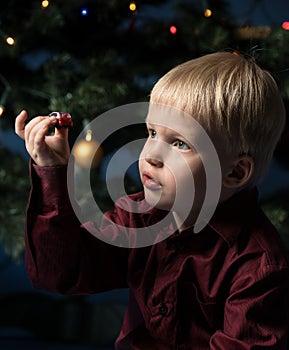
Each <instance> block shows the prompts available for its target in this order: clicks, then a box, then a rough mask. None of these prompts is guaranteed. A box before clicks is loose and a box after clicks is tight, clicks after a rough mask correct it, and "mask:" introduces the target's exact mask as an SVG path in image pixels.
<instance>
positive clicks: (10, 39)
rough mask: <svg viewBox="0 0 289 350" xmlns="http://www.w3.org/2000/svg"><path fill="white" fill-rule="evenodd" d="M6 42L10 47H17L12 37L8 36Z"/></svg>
mask: <svg viewBox="0 0 289 350" xmlns="http://www.w3.org/2000/svg"><path fill="white" fill-rule="evenodd" d="M5 41H6V43H7V44H8V45H10V46H13V45H15V40H14V39H13V38H12V37H11V36H7V37H6V38H5Z"/></svg>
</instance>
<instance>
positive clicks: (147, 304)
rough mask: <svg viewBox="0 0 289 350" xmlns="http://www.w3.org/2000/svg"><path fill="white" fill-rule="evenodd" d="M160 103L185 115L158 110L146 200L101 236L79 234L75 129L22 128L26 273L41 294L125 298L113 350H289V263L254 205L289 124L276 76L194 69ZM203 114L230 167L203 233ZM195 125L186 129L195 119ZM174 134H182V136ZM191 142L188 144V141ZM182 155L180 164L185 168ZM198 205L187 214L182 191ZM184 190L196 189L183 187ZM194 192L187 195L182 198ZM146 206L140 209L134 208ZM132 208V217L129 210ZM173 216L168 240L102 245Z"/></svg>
mask: <svg viewBox="0 0 289 350" xmlns="http://www.w3.org/2000/svg"><path fill="white" fill-rule="evenodd" d="M150 102H151V103H152V106H153V105H154V104H155V105H160V106H164V105H165V106H171V107H172V108H176V109H177V110H180V111H183V112H184V113H186V115H189V117H188V116H186V117H184V118H183V119H180V120H179V119H177V117H176V121H175V125H174V123H173V121H172V120H171V119H170V125H169V127H166V125H165V123H164V122H163V120H161V121H159V118H162V116H161V115H158V114H157V113H155V114H154V113H152V114H151V113H149V114H148V117H147V126H148V132H149V136H148V139H147V142H146V144H145V146H144V149H143V151H142V154H141V156H140V161H139V169H140V176H141V179H142V182H143V185H144V193H138V194H135V195H131V196H130V197H129V198H127V197H124V198H122V199H121V203H122V208H120V207H119V206H118V205H116V206H115V211H114V212H111V213H108V214H107V215H106V216H105V217H104V218H103V221H102V223H101V224H100V226H99V227H95V225H94V224H92V223H88V224H87V225H85V227H86V228H88V229H89V228H90V230H91V232H92V233H94V234H90V233H89V232H88V231H87V230H86V229H85V228H84V226H83V225H82V226H81V225H80V223H79V221H78V219H77V218H76V216H75V214H74V211H73V209H72V207H71V205H70V203H69V198H68V193H67V190H66V189H67V184H66V164H67V162H68V159H69V147H68V143H67V133H68V131H67V130H66V129H61V130H56V133H55V136H50V137H46V136H45V134H46V132H47V130H48V128H49V127H51V125H53V124H54V123H55V120H54V119H53V118H50V119H49V118H46V117H37V118H34V119H33V120H32V121H30V122H29V123H28V124H27V125H26V126H25V119H26V117H27V114H26V112H21V113H20V115H19V116H18V117H17V120H16V132H17V134H18V135H19V136H21V137H22V138H24V139H25V141H26V147H27V150H28V152H29V153H30V155H31V157H32V159H33V163H32V164H31V177H32V191H31V196H30V201H29V206H28V211H27V232H26V243H27V250H26V264H27V271H28V274H29V276H30V278H31V280H32V282H33V284H34V286H35V287H39V288H45V289H48V290H51V291H56V292H60V293H95V292H101V291H104V290H109V289H112V288H126V287H129V288H130V299H129V304H128V309H127V313H126V315H125V318H124V322H123V327H122V330H121V332H120V334H119V337H118V339H117V340H116V343H115V348H116V349H148V350H153V349H160V350H165V349H194V350H195V349H196V350H197V349H214V350H216V349H222V350H231V349H232V350H239V349H240V350H241V349H242V350H245V349H246V350H248V349H254V350H256V349H274V350H276V349H280V350H281V349H282V350H286V349H288V312H289V311H288V297H289V294H288V292H289V262H288V257H287V253H286V250H285V249H284V247H283V245H282V243H281V240H280V238H279V236H278V234H277V232H276V231H275V229H274V228H273V226H272V225H271V223H270V222H269V221H268V219H267V218H266V217H265V215H264V214H263V212H262V211H261V209H260V208H259V206H258V202H257V191H256V189H255V186H256V183H257V182H258V181H259V180H260V178H261V177H262V175H264V173H265V171H266V169H267V167H268V165H269V162H270V159H271V157H272V153H273V151H274V148H275V146H276V143H277V141H278V139H279V137H280V134H281V131H282V129H283V126H284V121H285V112H284V106H283V103H282V100H281V98H280V95H279V92H278V89H277V86H276V83H275V81H274V80H273V78H272V77H271V75H270V74H269V73H268V72H266V71H263V70H262V69H261V68H259V67H258V66H257V64H256V63H255V62H253V61H252V60H248V59H246V58H245V57H243V56H242V55H239V54H234V53H228V52H223V53H221V52H220V53H214V54H210V55H206V56H204V57H200V58H198V59H194V60H191V61H189V62H186V63H184V64H182V65H180V66H178V67H176V68H174V69H172V70H171V71H170V72H168V73H167V74H166V75H165V76H164V77H163V78H161V79H160V80H159V81H158V82H157V84H156V85H155V87H154V88H153V90H152V93H151V99H150ZM190 118H192V119H193V118H195V119H196V120H197V121H198V123H200V124H201V126H202V127H203V128H204V129H205V130H206V132H207V134H208V135H209V136H210V138H211V140H212V141H213V143H214V146H215V148H216V151H217V153H218V156H219V160H220V168H221V171H222V179H221V189H220V198H219V203H218V206H217V209H216V210H215V213H214V215H213V217H211V218H210V219H209V222H208V223H207V225H205V227H204V228H203V229H202V230H201V232H199V233H198V234H195V233H194V225H195V223H196V220H197V218H198V215H199V213H200V210H201V205H202V201H203V200H204V197H205V191H206V181H205V174H204V168H203V165H202V161H201V160H202V159H203V158H202V157H203V156H204V155H202V154H198V152H196V150H195V149H194V142H195V141H194V138H195V137H197V136H198V135H194V130H193V129H192V130H190V132H189V136H188V138H187V137H184V135H187V134H188V130H187V129H188V128H187V127H183V122H184V123H187V122H188V121H189V120H190ZM188 123H189V122H188ZM174 126H175V128H174ZM190 133H191V134H192V135H193V136H192V139H193V141H190V137H191V136H190V135H191V134H190ZM178 159H182V161H181V162H180V163H179V162H178ZM185 166H187V167H188V168H189V169H190V170H191V172H192V174H193V179H194V181H195V191H196V193H195V199H194V201H193V204H192V206H191V208H190V210H189V212H188V213H187V214H188V215H183V212H184V211H183V208H182V205H181V204H180V202H181V201H179V202H177V203H175V198H176V197H178V193H177V189H179V186H177V184H178V181H181V183H182V186H183V187H182V188H187V190H188V192H189V193H190V187H191V186H192V184H191V183H190V179H191V176H189V175H188V173H187V172H186V170H185ZM186 186H188V187H186ZM185 192H186V191H183V192H182V195H184V196H186V193H185ZM128 199H130V200H131V199H133V200H134V201H135V202H136V204H139V206H141V205H144V201H143V199H145V203H147V204H148V206H149V207H154V208H150V209H148V211H147V212H146V213H142V212H139V213H137V212H133V210H132V208H131V201H129V200H128ZM123 208H125V209H123ZM167 211H171V214H172V215H171V216H169V217H170V219H171V221H172V225H170V226H168V227H166V228H165V230H168V231H169V230H171V232H170V235H168V238H166V239H164V240H161V241H159V242H158V243H157V244H154V245H151V246H147V247H142V248H135V249H128V248H118V247H116V246H113V245H110V244H107V243H104V242H103V241H101V240H99V239H98V238H96V237H94V236H101V235H104V236H105V235H108V234H109V235H111V237H116V239H117V237H118V235H119V232H118V230H117V229H116V226H114V225H113V223H112V222H115V223H117V224H121V225H123V226H127V227H142V226H144V227H149V226H150V225H151V224H152V223H154V222H156V221H159V220H161V219H162V217H163V215H164V213H165V212H167Z"/></svg>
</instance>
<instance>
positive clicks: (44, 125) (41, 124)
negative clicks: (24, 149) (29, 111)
mask: <svg viewBox="0 0 289 350" xmlns="http://www.w3.org/2000/svg"><path fill="white" fill-rule="evenodd" d="M50 127H51V121H50V120H49V118H47V117H36V118H34V119H32V120H31V121H30V122H29V123H28V124H27V125H26V129H25V140H26V145H27V146H28V147H29V148H30V149H33V148H34V143H35V138H37V139H38V140H41V139H43V140H44V137H45V135H46V134H47V132H48V130H49V128H50ZM38 133H39V135H38V136H37V134H38ZM43 134H44V136H43Z"/></svg>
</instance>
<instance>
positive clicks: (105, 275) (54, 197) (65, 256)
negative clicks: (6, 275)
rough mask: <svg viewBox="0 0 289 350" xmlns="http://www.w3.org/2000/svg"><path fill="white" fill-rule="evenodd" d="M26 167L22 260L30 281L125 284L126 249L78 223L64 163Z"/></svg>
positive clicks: (60, 286)
mask: <svg viewBox="0 0 289 350" xmlns="http://www.w3.org/2000/svg"><path fill="white" fill-rule="evenodd" d="M30 170H31V185H32V186H31V192H30V198H29V202H28V207H27V216H26V230H25V231H26V232H25V242H26V251H25V262H26V269H27V273H28V275H29V277H30V280H31V282H32V284H33V286H34V287H36V288H40V289H45V290H49V291H53V292H58V293H63V294H75V293H77V294H78V293H79V294H82V293H84V294H90V293H96V292H102V291H106V290H110V289H113V288H126V287H127V281H126V275H127V257H128V249H125V248H119V247H116V246H113V245H110V244H108V243H105V242H103V241H102V240H100V239H98V238H96V237H95V236H94V235H92V234H90V233H89V232H88V231H87V230H86V229H85V228H84V227H83V225H81V223H80V222H79V220H78V218H77V216H76V215H75V213H74V210H73V208H72V205H71V203H70V200H69V194H68V190H67V167H65V166H56V167H39V166H37V165H35V164H33V163H31V164H30ZM115 216H117V214H115ZM122 220H124V219H123V218H122ZM105 225H106V226H107V225H110V223H109V222H106V223H105ZM99 230H100V231H101V225H100V228H99ZM112 230H114V227H112Z"/></svg>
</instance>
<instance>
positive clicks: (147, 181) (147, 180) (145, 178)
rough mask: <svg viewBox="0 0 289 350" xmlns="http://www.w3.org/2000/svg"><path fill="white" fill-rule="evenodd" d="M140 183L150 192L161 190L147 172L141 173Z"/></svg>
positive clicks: (157, 182)
mask: <svg viewBox="0 0 289 350" xmlns="http://www.w3.org/2000/svg"><path fill="white" fill-rule="evenodd" d="M142 183H143V185H144V186H145V187H146V188H148V189H150V190H160V189H161V188H162V185H161V184H160V182H159V181H157V180H156V179H154V178H153V176H152V175H151V174H150V173H149V172H148V171H144V172H143V175H142Z"/></svg>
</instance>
